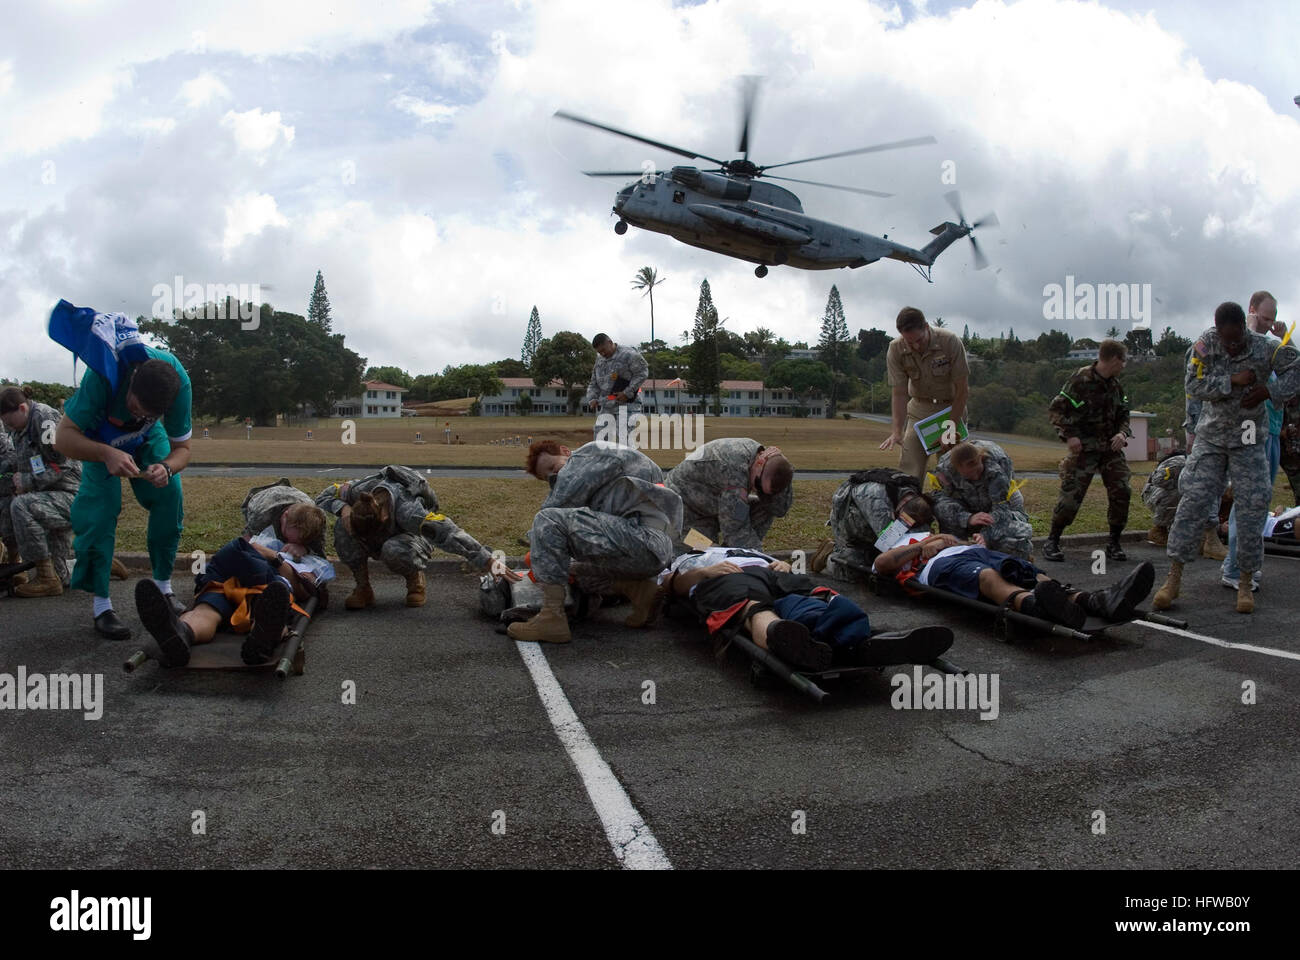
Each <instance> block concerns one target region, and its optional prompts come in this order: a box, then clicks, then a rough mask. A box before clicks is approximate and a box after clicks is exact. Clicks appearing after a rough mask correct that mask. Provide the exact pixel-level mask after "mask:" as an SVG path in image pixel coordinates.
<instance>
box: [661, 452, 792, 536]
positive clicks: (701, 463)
mask: <svg viewBox="0 0 1300 960" xmlns="http://www.w3.org/2000/svg"><path fill="white" fill-rule="evenodd" d="M793 480H794V468H793V467H791V466H790V461H789V460H787V459H786V458H785V456H784V455H783V454H782V453H781V448H780V447H765V446H763V445H762V444H761V443H759V442H758V441H757V440H749V439H746V438H744V437H725V438H723V439H721V440H710V441H709V442H708V443H706V444H703V445H702V446H700V447H698V448H697V449H695V450H692V451H691V452H690V454H689V455H688V456H687V457H686V459H684V460H683V461H682V462H681V463H679V464H678V465H677V466H676V467H674V468H673V469H672V470H671V471H669V473H668V477H667V479H666V481H665V482H666V483H667V484H668V488H669V489H670V490H672V491H673V492H674V493H676V494H677V495H678V496H679V497H681V498H682V533H683V534H685V533H687V532H688V531H690V529H691V528H692V527H694V528H695V529H696V530H698V531H699V532H700V533H702V534H704V535H705V536H706V537H708V538H709V539H710V540H712V541H714V542H715V543H717V544H718V545H719V546H724V547H745V548H747V549H750V550H757V549H759V548H761V547H762V546H763V538H764V537H765V536H767V531H768V528H769V527H771V526H772V521H773V520H775V519H776V518H778V517H784V516H785V515H786V514H787V513H789V512H790V505H791V504H792V503H793V502H794V488H793V486H792V482H793Z"/></svg>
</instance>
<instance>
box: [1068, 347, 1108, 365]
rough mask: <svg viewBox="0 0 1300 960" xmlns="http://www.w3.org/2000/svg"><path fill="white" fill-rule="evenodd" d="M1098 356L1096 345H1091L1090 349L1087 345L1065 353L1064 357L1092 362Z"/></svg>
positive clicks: (1099, 353) (1099, 354)
mask: <svg viewBox="0 0 1300 960" xmlns="http://www.w3.org/2000/svg"><path fill="white" fill-rule="evenodd" d="M1100 356H1101V352H1100V351H1099V350H1098V349H1097V348H1096V347H1093V348H1091V349H1089V348H1088V347H1079V348H1077V349H1075V350H1071V351H1070V352H1069V353H1067V354H1066V355H1065V359H1067V360H1082V361H1084V362H1085V363H1092V361H1094V360H1096V359H1097V358H1098V357H1100Z"/></svg>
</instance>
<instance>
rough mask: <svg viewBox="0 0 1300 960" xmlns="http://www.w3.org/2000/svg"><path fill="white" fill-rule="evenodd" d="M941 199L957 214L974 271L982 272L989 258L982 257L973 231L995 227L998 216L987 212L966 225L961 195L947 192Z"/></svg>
mask: <svg viewBox="0 0 1300 960" xmlns="http://www.w3.org/2000/svg"><path fill="white" fill-rule="evenodd" d="M943 197H944V199H945V200H947V201H948V204H949V206H951V207H952V209H953V212H954V213H956V214H957V221H958V224H959V225H960V227H961V229H962V230H963V231H964V234H965V237H966V239H968V240H969V241H970V246H971V252H972V253H973V255H974V257H975V269H976V270H983V269H984V268H985V267H987V266H988V265H989V258H988V257H986V256H984V251H983V250H981V249H980V245H979V242H978V241H977V240H976V239H975V237H974V231H975V230H977V229H979V228H980V227H996V226H997V225H998V215H997V214H996V213H992V212H989V213H986V214H985V215H984V216H982V217H980V218H979V219H978V220H976V221H975V222H974V223H968V222H967V221H966V214H965V213H964V212H963V211H962V208H961V194H960V193H958V192H957V191H956V190H949V191H948V192H947V193H945V194H944V195H943Z"/></svg>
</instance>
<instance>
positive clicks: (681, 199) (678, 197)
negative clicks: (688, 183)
mask: <svg viewBox="0 0 1300 960" xmlns="http://www.w3.org/2000/svg"><path fill="white" fill-rule="evenodd" d="M685 202H686V191H685V190H674V191H673V203H685Z"/></svg>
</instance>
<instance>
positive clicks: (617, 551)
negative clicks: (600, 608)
mask: <svg viewBox="0 0 1300 960" xmlns="http://www.w3.org/2000/svg"><path fill="white" fill-rule="evenodd" d="M528 539H529V543H530V544H531V551H530V553H529V565H530V566H531V567H532V571H533V575H534V576H535V577H536V578H537V579H538V580H539V581H540V582H542V583H567V582H568V580H569V572H570V571H569V567H570V564H572V563H573V562H574V561H575V560H576V561H579V562H581V563H582V564H583V566H584V567H585V566H586V565H587V564H593V563H594V564H599V565H600V566H601V567H602V568H603V569H604V571H605V573H606V575H607V576H608V577H609V578H610V579H611V580H614V579H618V580H624V579H626V580H642V579H645V578H646V577H653V576H655V575H656V574H657V573H659V571H660V570H662V569H664V568H665V567H667V566H668V564H669V562H670V561H671V560H672V558H673V538H672V537H670V536H669V535H668V534H667V533H665V532H663V531H661V530H657V529H655V528H653V527H649V526H642V525H641V523H640V522H639V521H638V520H636V519H635V518H629V517H617V516H614V514H612V513H601V512H600V511H599V510H592V509H591V508H590V507H543V508H542V509H541V510H539V511H538V512H537V516H536V517H535V518H534V519H533V528H532V530H530V531H529V534H528Z"/></svg>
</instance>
